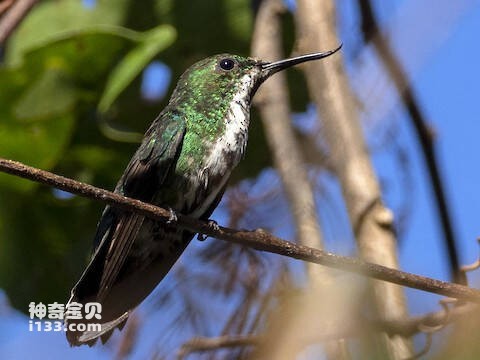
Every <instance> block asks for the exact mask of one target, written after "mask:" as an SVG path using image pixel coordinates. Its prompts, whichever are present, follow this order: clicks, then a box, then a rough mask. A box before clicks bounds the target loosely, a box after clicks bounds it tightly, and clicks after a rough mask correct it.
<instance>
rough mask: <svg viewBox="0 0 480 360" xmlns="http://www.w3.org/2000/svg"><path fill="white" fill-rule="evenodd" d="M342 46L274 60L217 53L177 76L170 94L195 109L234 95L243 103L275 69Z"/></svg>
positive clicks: (283, 67)
mask: <svg viewBox="0 0 480 360" xmlns="http://www.w3.org/2000/svg"><path fill="white" fill-rule="evenodd" d="M340 48H341V46H339V47H338V48H337V49H335V50H332V51H327V52H323V53H314V54H308V55H303V56H298V57H295V58H290V59H286V60H280V61H276V62H265V61H262V60H257V59H252V58H246V57H242V56H238V55H231V54H219V55H214V56H211V57H208V58H206V59H203V60H201V61H199V62H197V63H195V64H194V65H192V66H191V67H190V68H189V69H187V70H186V71H185V72H184V73H183V75H182V76H181V77H180V79H179V81H178V84H177V87H176V89H175V91H174V93H173V94H172V99H171V101H173V102H174V103H175V104H177V105H178V103H179V102H185V101H186V102H187V103H188V104H189V106H191V107H193V108H195V110H201V109H202V108H203V109H205V108H206V107H208V108H218V106H219V105H220V107H222V106H221V104H228V103H230V101H232V99H233V97H234V95H236V99H237V100H238V99H240V100H241V101H243V102H244V103H246V104H249V103H250V100H251V98H252V96H253V95H254V94H255V91H256V90H257V89H258V87H259V86H260V84H261V83H262V82H263V81H265V80H266V79H267V78H268V77H270V76H271V75H273V74H274V73H276V72H278V71H280V70H284V69H286V68H289V67H291V66H293V65H296V64H300V63H303V62H306V61H311V60H317V59H322V58H324V57H327V56H329V55H331V54H333V53H335V52H336V51H338V50H339V49H340Z"/></svg>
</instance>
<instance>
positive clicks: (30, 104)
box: [13, 69, 77, 121]
mask: <svg viewBox="0 0 480 360" xmlns="http://www.w3.org/2000/svg"><path fill="white" fill-rule="evenodd" d="M76 99H77V91H76V89H75V87H74V86H73V84H72V82H71V81H70V79H67V78H66V77H65V74H63V72H61V71H57V70H56V69H52V70H50V71H45V72H44V73H43V74H42V75H41V76H40V78H39V79H37V80H36V81H35V82H34V83H33V84H32V85H31V86H30V87H29V88H28V89H27V91H25V92H24V94H22V96H21V97H20V98H19V99H18V100H17V101H16V102H15V104H14V108H13V114H14V116H15V117H16V118H17V119H19V120H23V121H34V120H38V119H40V120H41V119H45V118H49V117H53V116H58V115H60V114H63V113H66V112H68V111H71V110H72V108H73V106H74V105H75V101H76ZM48 100H50V101H48Z"/></svg>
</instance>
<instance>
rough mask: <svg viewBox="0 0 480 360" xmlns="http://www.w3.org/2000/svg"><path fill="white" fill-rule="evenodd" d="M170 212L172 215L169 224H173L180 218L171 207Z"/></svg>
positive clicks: (169, 217)
mask: <svg viewBox="0 0 480 360" xmlns="http://www.w3.org/2000/svg"><path fill="white" fill-rule="evenodd" d="M168 212H169V213H170V215H169V216H168V220H167V224H173V223H175V222H177V221H178V217H177V214H175V211H174V210H173V209H172V208H171V207H169V208H168Z"/></svg>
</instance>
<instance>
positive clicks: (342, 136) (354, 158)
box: [297, 0, 413, 359]
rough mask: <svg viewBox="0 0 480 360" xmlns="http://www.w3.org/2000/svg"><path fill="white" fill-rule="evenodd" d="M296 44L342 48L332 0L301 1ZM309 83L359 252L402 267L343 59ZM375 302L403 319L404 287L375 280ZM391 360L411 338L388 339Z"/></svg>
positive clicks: (318, 67) (389, 316)
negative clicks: (399, 263) (320, 116)
mask: <svg viewBox="0 0 480 360" xmlns="http://www.w3.org/2000/svg"><path fill="white" fill-rule="evenodd" d="M297 24H298V29H299V35H298V46H299V50H300V51H301V52H302V53H307V52H313V51H319V50H322V49H331V48H335V47H336V46H338V44H339V41H338V39H337V36H336V27H335V7H334V2H333V1H331V0H321V1H320V0H299V1H298V11H297ZM304 69H305V74H306V77H307V83H308V86H309V88H310V92H311V93H312V94H313V98H314V101H315V103H316V105H317V108H318V111H319V112H320V114H321V115H322V120H323V128H324V130H325V137H326V139H327V141H328V143H329V147H330V151H331V154H332V160H333V163H334V167H335V170H336V173H337V176H338V178H339V181H340V184H341V187H342V191H343V195H344V199H345V202H346V205H347V210H348V214H349V217H350V221H351V224H352V228H353V229H354V232H355V235H356V239H357V243H358V246H359V249H360V253H361V255H362V257H363V258H364V259H366V260H367V261H370V262H373V263H377V264H382V265H385V266H388V267H391V268H395V269H396V268H398V259H397V254H396V239H395V236H394V233H393V230H392V223H393V215H392V213H391V211H390V210H389V209H387V208H386V207H385V206H384V205H383V203H382V200H381V193H380V186H379V183H378V180H377V178H376V175H375V172H374V170H373V166H372V164H371V161H370V157H369V154H368V151H367V147H366V144H365V140H364V137H363V134H362V131H361V127H360V123H359V120H358V112H357V109H356V107H355V103H354V98H353V95H352V92H351V89H350V87H349V84H348V80H347V77H346V74H345V70H344V68H343V65H342V58H341V56H340V55H339V56H332V57H331V58H330V59H325V61H323V62H311V63H309V64H305V66H304ZM372 285H373V290H374V301H375V305H376V310H377V311H378V313H379V315H380V316H381V317H382V318H384V319H386V320H395V319H402V318H405V317H406V316H407V314H408V312H407V307H406V301H405V297H404V294H403V291H402V289H401V288H400V287H398V286H395V285H392V284H385V283H382V282H373V284H372ZM386 344H387V346H388V348H389V349H390V353H391V355H392V358H395V359H404V358H407V357H411V356H412V355H413V352H412V344H411V342H410V340H409V339H408V338H402V337H400V336H393V337H390V338H389V339H386Z"/></svg>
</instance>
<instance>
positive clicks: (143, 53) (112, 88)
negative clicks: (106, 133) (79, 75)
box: [98, 25, 175, 113]
mask: <svg viewBox="0 0 480 360" xmlns="http://www.w3.org/2000/svg"><path fill="white" fill-rule="evenodd" d="M174 40H175V30H174V29H173V28H172V27H171V26H167V25H161V26H158V27H157V28H154V29H152V30H150V31H148V32H146V33H144V35H143V40H142V41H141V42H140V44H139V45H138V46H137V47H135V48H134V49H133V50H131V51H130V52H129V53H128V54H127V56H125V58H124V59H123V60H122V61H121V62H120V63H119V64H118V65H117V66H116V67H115V69H114V70H113V71H112V73H111V74H110V77H109V78H108V81H107V85H106V87H105V91H104V92H103V95H102V97H101V99H100V103H99V105H98V109H99V111H100V112H101V113H105V112H106V111H107V110H108V109H109V108H110V106H111V105H112V104H113V102H114V101H115V99H117V97H118V96H119V95H120V93H121V92H122V91H123V90H124V89H125V88H126V87H127V86H128V85H129V84H130V83H131V82H132V81H133V80H134V79H135V78H136V77H137V76H138V75H139V74H140V73H141V71H142V70H143V69H144V68H145V66H147V64H148V63H149V62H150V61H152V59H153V58H154V57H155V56H156V55H157V54H158V53H159V52H160V51H162V50H164V49H165V48H167V47H168V46H170V45H171V44H172V43H173V41H174Z"/></svg>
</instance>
